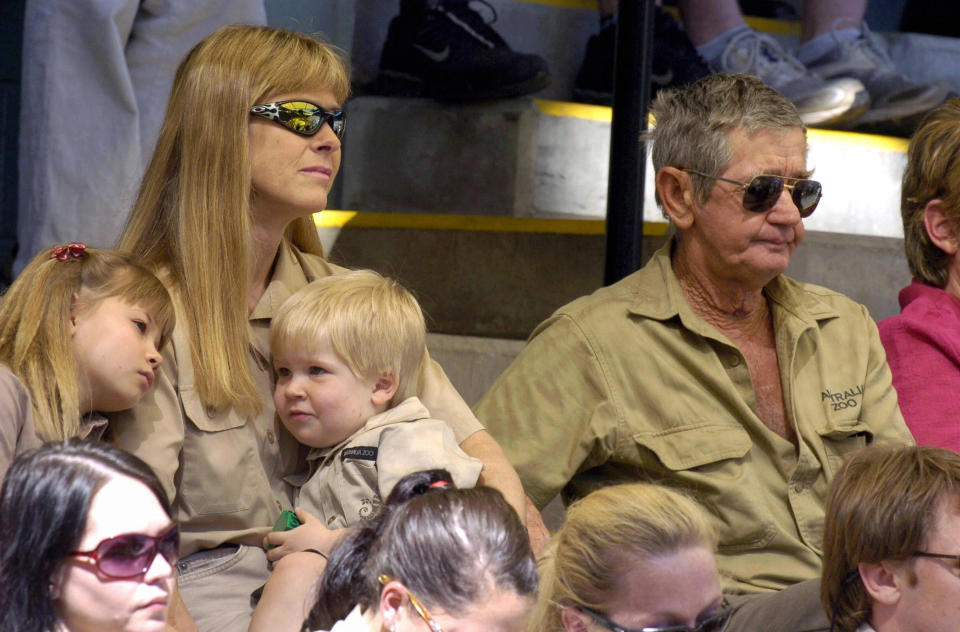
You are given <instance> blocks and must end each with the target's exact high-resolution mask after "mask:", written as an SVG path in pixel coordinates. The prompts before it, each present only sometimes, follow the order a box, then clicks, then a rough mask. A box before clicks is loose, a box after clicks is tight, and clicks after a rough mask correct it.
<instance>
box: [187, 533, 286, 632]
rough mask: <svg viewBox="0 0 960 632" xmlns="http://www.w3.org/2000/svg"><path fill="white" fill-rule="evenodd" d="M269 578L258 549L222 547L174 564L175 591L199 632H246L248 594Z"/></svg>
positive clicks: (250, 611)
mask: <svg viewBox="0 0 960 632" xmlns="http://www.w3.org/2000/svg"><path fill="white" fill-rule="evenodd" d="M269 577H270V567H269V565H268V562H267V554H266V552H265V551H264V550H263V549H261V548H260V547H254V546H246V545H239V546H237V545H225V546H222V547H219V548H216V549H208V550H206V551H198V552H197V553H194V554H193V555H188V556H187V557H185V558H183V559H181V560H180V561H179V562H177V588H178V589H179V590H180V597H181V598H182V599H183V603H184V604H185V605H186V606H187V610H189V611H190V616H192V617H193V620H194V622H195V623H196V624H197V629H198V630H199V631H200V632H246V630H247V628H248V627H249V626H250V618H251V617H252V616H253V604H252V602H251V599H250V595H251V593H253V591H255V590H257V589H258V588H260V587H261V586H263V585H264V584H265V583H266V581H267V579H268V578H269Z"/></svg>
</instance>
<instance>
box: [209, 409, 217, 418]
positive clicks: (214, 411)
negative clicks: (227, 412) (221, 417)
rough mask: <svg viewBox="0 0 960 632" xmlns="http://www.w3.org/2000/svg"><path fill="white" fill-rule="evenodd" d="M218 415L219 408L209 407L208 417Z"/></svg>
mask: <svg viewBox="0 0 960 632" xmlns="http://www.w3.org/2000/svg"><path fill="white" fill-rule="evenodd" d="M216 416H217V409H216V408H208V409H207V417H209V418H210V419H213V418H214V417H216Z"/></svg>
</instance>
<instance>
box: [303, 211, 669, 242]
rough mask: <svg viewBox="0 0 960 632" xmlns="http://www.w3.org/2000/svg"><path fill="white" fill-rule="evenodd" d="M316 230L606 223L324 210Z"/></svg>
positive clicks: (602, 227)
mask: <svg viewBox="0 0 960 632" xmlns="http://www.w3.org/2000/svg"><path fill="white" fill-rule="evenodd" d="M313 221H314V223H315V224H316V225H317V227H318V228H343V227H344V226H349V227H350V228H401V229H407V230H461V231H468V232H486V233H548V234H549V233H552V234H561V235H603V234H604V233H605V232H606V224H605V222H604V221H603V220H599V219H544V218H534V217H485V216H480V215H437V214H429V213H368V212H361V211H333V210H327V211H322V212H320V213H315V214H314V216H313ZM666 232H667V224H666V223H662V222H644V223H643V234H644V235H647V236H650V237H658V236H661V235H664V234H665V233H666Z"/></svg>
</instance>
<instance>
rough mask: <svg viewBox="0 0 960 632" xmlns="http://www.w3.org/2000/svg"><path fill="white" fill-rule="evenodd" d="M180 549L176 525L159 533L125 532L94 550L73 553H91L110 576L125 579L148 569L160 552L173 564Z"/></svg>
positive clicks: (105, 573) (88, 554)
mask: <svg viewBox="0 0 960 632" xmlns="http://www.w3.org/2000/svg"><path fill="white" fill-rule="evenodd" d="M179 552H180V531H179V530H178V529H177V527H176V525H174V526H172V527H170V528H169V529H167V530H166V531H165V532H163V533H161V534H160V535H158V536H156V537H154V536H151V535H144V534H142V533H124V534H123V535H118V536H116V537H113V538H107V539H106V540H103V541H102V542H100V544H98V545H97V546H96V548H94V549H93V550H91V551H73V552H72V553H70V555H83V556H85V557H89V558H91V559H92V560H93V562H94V564H95V565H96V567H97V569H98V570H99V571H100V572H101V573H103V574H104V575H106V576H107V577H112V578H114V579H125V578H127V577H136V576H137V575H143V574H144V573H146V572H147V569H149V568H150V565H151V564H153V560H154V559H155V558H156V557H157V553H159V554H160V555H162V556H163V557H164V559H165V560H167V562H169V563H170V565H171V566H173V565H174V564H176V562H177V557H178V555H179Z"/></svg>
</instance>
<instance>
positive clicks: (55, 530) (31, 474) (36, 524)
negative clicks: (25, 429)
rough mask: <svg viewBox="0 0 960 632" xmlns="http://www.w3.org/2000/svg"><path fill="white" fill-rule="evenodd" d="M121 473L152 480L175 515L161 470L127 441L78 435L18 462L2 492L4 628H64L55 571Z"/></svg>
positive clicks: (11, 631) (19, 631)
mask: <svg viewBox="0 0 960 632" xmlns="http://www.w3.org/2000/svg"><path fill="white" fill-rule="evenodd" d="M116 476H127V477H129V478H132V479H134V480H136V481H139V482H141V483H143V484H144V485H146V486H147V488H148V489H149V490H150V491H152V492H153V494H154V495H155V496H156V497H157V501H158V502H159V503H160V506H161V507H163V510H164V511H165V512H166V513H167V515H170V503H169V502H168V501H167V496H166V494H165V493H164V491H163V488H162V487H161V486H160V482H159V481H158V480H157V477H156V476H155V475H154V473H153V471H152V470H151V469H150V468H149V467H148V466H147V464H146V463H144V462H143V461H141V460H140V459H138V458H137V457H135V456H133V455H132V454H129V453H127V452H124V451H123V450H120V449H119V448H114V447H112V446H110V445H107V444H104V443H94V442H85V441H80V440H78V439H70V440H67V441H64V442H51V443H46V444H44V445H43V446H42V447H40V448H38V449H36V450H31V451H29V452H26V453H24V454H21V455H20V456H19V457H17V458H16V459H15V460H14V461H13V464H12V465H11V466H10V469H9V470H8V471H7V476H6V479H5V480H4V481H3V488H2V491H0V586H2V587H3V589H2V590H0V630H3V632H54V631H55V630H57V625H58V623H57V619H56V616H55V615H54V613H53V604H52V601H51V598H50V581H51V578H52V577H53V574H54V572H55V571H56V570H57V567H58V566H59V565H60V562H61V561H62V560H63V559H64V558H65V557H66V556H67V555H68V554H69V553H70V552H71V551H73V550H74V549H75V548H76V546H77V543H78V542H79V541H80V539H81V538H82V537H83V533H84V531H85V530H86V526H87V510H88V509H89V507H90V502H91V501H92V500H93V497H94V495H95V494H96V493H97V491H99V489H100V488H101V487H102V486H103V485H104V484H105V483H106V482H107V481H109V480H110V479H112V478H114V477H116Z"/></svg>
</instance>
